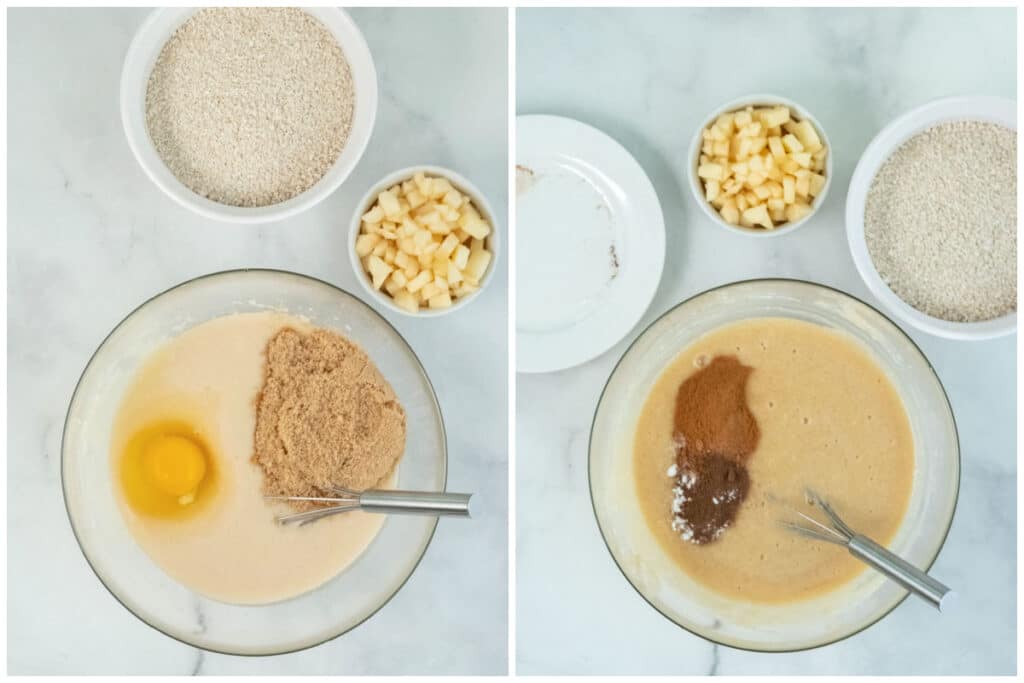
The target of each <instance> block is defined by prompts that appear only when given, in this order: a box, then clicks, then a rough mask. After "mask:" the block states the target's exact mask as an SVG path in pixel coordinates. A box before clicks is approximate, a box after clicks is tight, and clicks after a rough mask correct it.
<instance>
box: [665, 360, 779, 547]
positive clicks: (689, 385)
mask: <svg viewBox="0 0 1024 683" xmlns="http://www.w3.org/2000/svg"><path fill="white" fill-rule="evenodd" d="M751 372H753V368H751V367H748V366H746V365H743V364H742V363H740V361H739V359H737V358H736V357H735V356H716V357H715V358H714V359H712V360H711V362H710V363H708V364H707V365H705V366H704V367H702V368H701V369H699V370H698V371H697V372H695V373H694V374H693V375H691V376H690V377H688V378H687V379H686V380H685V381H684V382H683V383H682V385H680V387H679V392H678V393H677V395H676V409H675V420H674V428H673V439H674V440H675V444H676V462H675V464H674V465H673V466H672V467H671V468H670V469H669V472H668V474H669V476H671V477H674V478H675V479H676V484H675V486H674V487H673V501H672V514H673V517H672V528H673V529H674V530H675V531H677V532H679V534H680V536H681V537H682V538H683V540H686V541H690V542H692V543H696V544H704V543H709V542H711V541H714V540H715V539H717V538H718V537H719V536H721V535H722V533H723V532H724V531H725V529H727V528H728V527H729V526H730V525H732V523H733V521H734V520H735V518H736V514H737V513H738V512H739V508H740V506H741V505H742V503H743V501H744V500H745V499H746V497H747V493H748V492H749V490H750V475H749V474H748V473H747V468H746V465H745V463H746V460H747V458H749V457H750V454H751V453H753V452H754V450H755V449H756V448H757V443H758V440H759V439H760V436H761V433H760V430H759V428H758V426H757V420H756V419H754V415H753V413H751V412H750V409H749V408H748V407H747V399H746V390H747V380H748V378H749V377H750V373H751Z"/></svg>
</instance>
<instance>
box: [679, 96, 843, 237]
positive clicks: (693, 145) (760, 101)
mask: <svg viewBox="0 0 1024 683" xmlns="http://www.w3.org/2000/svg"><path fill="white" fill-rule="evenodd" d="M779 104H781V105H785V106H787V107H789V108H790V109H792V110H793V111H794V112H796V113H797V114H798V115H799V116H800V119H801V120H806V121H810V122H811V125H813V126H814V128H815V131H816V132H817V133H818V135H819V136H820V137H821V141H822V143H823V144H824V145H825V148H826V149H827V150H828V154H827V155H826V157H825V186H824V187H823V188H822V190H821V193H819V194H818V196H817V197H815V198H814V201H813V202H812V203H811V212H810V213H809V214H807V215H806V216H804V217H803V218H801V219H800V220H798V221H796V222H793V223H786V224H785V225H783V226H782V227H780V228H775V229H773V230H763V229H760V228H748V227H745V226H742V225H733V224H731V223H727V222H726V221H725V220H723V219H722V217H721V216H719V215H718V212H717V211H714V210H712V208H711V205H710V204H709V203H708V200H707V199H705V198H704V194H703V192H704V187H703V184H702V183H701V180H700V178H698V177H697V162H698V161H699V159H700V148H701V140H702V137H701V134H702V133H703V131H704V129H705V128H707V127H708V126H709V125H711V123H712V122H714V120H715V119H717V118H718V117H719V116H721V115H722V114H726V113H729V112H733V111H738V110H739V109H742V108H743V107H748V106H757V105H779ZM701 121H702V122H701V124H700V125H699V126H698V128H697V130H696V132H695V133H694V134H693V137H692V138H691V139H690V146H689V148H688V150H687V153H686V164H687V166H686V177H687V184H688V185H689V186H690V193H691V194H692V195H693V198H694V200H695V201H696V202H697V205H698V206H700V208H701V211H702V212H703V213H704V215H705V216H707V217H708V218H710V219H711V221H712V222H713V223H715V225H717V226H719V227H721V228H724V229H725V230H727V231H729V232H730V233H733V234H736V233H740V234H744V235H748V236H750V237H755V238H768V237H780V236H782V235H786V234H788V233H791V232H793V231H794V230H796V229H797V228H799V227H801V226H803V225H805V224H806V223H808V222H809V221H810V220H811V219H812V218H813V217H814V216H815V215H817V213H818V210H819V209H820V208H821V207H822V205H823V204H824V203H825V198H826V197H828V193H829V190H830V189H832V176H833V175H834V173H833V158H834V157H835V150H834V148H833V147H832V143H831V141H830V140H829V137H828V133H827V132H826V131H825V128H824V126H822V125H821V122H820V121H819V120H818V119H817V118H816V117H815V116H814V114H812V113H811V112H810V110H808V109H807V108H806V107H804V106H803V105H801V104H800V103H799V102H796V101H795V100H792V99H790V98H788V97H785V96H783V95H776V94H773V93H754V94H752V95H744V96H742V97H735V98H733V99H731V100H729V101H728V102H726V103H725V104H723V105H721V106H719V107H717V108H715V109H714V110H712V111H711V113H710V114H708V115H707V116H705V117H704V118H703V119H702V120H701Z"/></svg>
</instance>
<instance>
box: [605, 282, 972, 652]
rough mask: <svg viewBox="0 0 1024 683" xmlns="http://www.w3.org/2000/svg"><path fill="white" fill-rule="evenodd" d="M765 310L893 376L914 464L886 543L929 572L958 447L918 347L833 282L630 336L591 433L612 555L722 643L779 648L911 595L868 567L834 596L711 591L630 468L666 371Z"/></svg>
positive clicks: (842, 630)
mask: <svg viewBox="0 0 1024 683" xmlns="http://www.w3.org/2000/svg"><path fill="white" fill-rule="evenodd" d="M762 317H788V318H796V319H799V320H805V321H808V322H813V323H817V324H819V325H823V326H825V327H829V328H834V329H837V330H840V331H842V332H845V333H846V334H847V335H849V336H851V337H853V338H854V339H856V340H857V341H859V342H860V344H861V345H862V346H863V347H865V348H866V349H867V350H868V351H869V352H870V354H871V355H872V356H873V357H874V360H875V361H876V362H877V363H878V364H879V365H880V366H881V367H882V368H883V369H884V370H885V371H886V373H888V375H889V377H890V378H891V379H892V381H893V384H894V386H895V387H896V388H897V390H898V391H899V394H900V397H901V398H902V399H903V404H904V406H905V408H906V411H907V415H908V417H909V419H910V424H911V429H912V431H913V436H914V458H915V468H914V479H913V487H912V491H911V495H910V501H909V503H908V507H907V512H906V514H905V515H904V518H903V522H902V523H901V525H900V527H899V529H898V531H897V532H896V535H895V537H894V538H893V540H892V542H891V543H890V544H889V548H890V549H891V550H893V551H894V552H895V553H897V554H898V555H900V556H902V557H903V558H905V559H906V560H908V561H909V562H911V563H912V564H914V565H916V566H918V567H922V568H924V569H926V570H927V569H928V568H929V567H931V565H932V563H933V562H934V561H935V558H936V557H937V556H938V554H939V550H940V549H941V548H942V544H943V543H944V542H945V539H946V534H947V533H948V531H949V527H950V524H951V523H952V521H953V512H954V510H955V508H956V501H957V494H958V491H959V486H960V449H959V443H958V440H957V433H956V425H955V423H954V421H953V413H952V409H951V408H950V405H949V400H948V399H947V397H946V393H945V391H944V390H943V388H942V384H941V383H940V382H939V378H938V377H937V376H936V374H935V371H934V369H932V366H931V365H930V364H929V363H928V359H926V358H925V357H924V355H923V354H922V353H921V350H920V349H919V348H917V346H916V345H915V344H914V342H913V341H911V340H910V338H909V337H907V335H906V334H904V333H903V332H902V331H901V330H900V329H899V328H898V327H897V326H896V325H895V324H894V323H893V322H892V321H890V320H889V319H888V318H886V317H885V316H884V315H882V314H881V313H879V312H878V311H876V310H875V309H873V308H871V307H870V306H868V305H867V304H864V303H863V302H861V301H859V300H857V299H855V298H853V297H851V296H849V295H847V294H844V293H842V292H839V291H836V290H834V289H830V288H828V287H824V286H821V285H817V284H812V283H809V282H800V281H795V280H752V281H749V282H738V283H735V284H730V285H725V286H723V287H719V288H717V289H712V290H710V291H707V292H704V293H703V294H699V295H697V296H695V297H693V298H692V299H689V300H688V301H684V302H683V303H681V304H679V305H678V306H676V307H675V308H673V309H672V310H670V311H669V312H668V313H666V314H665V315H663V316H661V318H659V319H658V320H656V321H655V322H654V323H653V324H652V325H651V326H650V327H648V328H647V330H645V331H644V333H643V334H641V335H640V337H639V338H637V340H636V341H635V342H633V345H632V346H630V347H629V349H628V350H627V351H626V353H625V354H624V355H623V357H622V359H621V360H620V361H619V363H618V365H617V366H616V367H615V370H614V371H612V375H611V377H610V378H609V379H608V383H607V385H605V388H604V392H603V394H602V395H601V399H600V401H599V402H598V406H597V412H596V414H595V416H594V424H593V428H592V430H591V434H590V494H591V498H592V500H593V504H594V513H595V515H596V516H597V522H598V525H599V527H600V529H601V533H602V535H603V536H604V540H605V543H606V544H607V546H608V550H609V551H610V552H611V554H612V557H613V558H614V559H615V562H616V563H617V564H618V566H619V569H620V570H622V573H623V575H624V576H625V577H626V579H627V580H628V581H629V582H630V583H631V584H632V585H633V587H634V588H635V589H636V590H637V591H638V592H639V593H640V595H641V596H642V597H643V598H644V599H645V600H647V602H648V603H650V605H651V606H652V607H654V608H655V609H656V610H658V611H659V612H661V613H662V614H663V615H665V616H666V617H668V618H669V619H671V620H672V621H674V622H675V623H676V624H678V625H679V626H681V627H683V628H684V629H686V630H688V631H691V632H692V633H695V634H697V635H699V636H701V637H703V638H706V639H708V640H710V641H713V642H716V643H720V644H723V645H729V646H732V647H737V648H743V649H749V650H757V651H764V652H784V651H794V650H802V649H808V648H812V647H819V646H821V645H826V644H829V643H833V642H835V641H837V640H841V639H842V638H845V637H847V636H850V635H853V634H854V633H857V632H858V631H860V630H862V629H864V628H867V627H868V626H870V625H871V624H873V623H875V622H876V621H878V620H879V619H881V618H882V617H884V616H885V615H886V614H888V613H889V612H890V611H892V610H893V609H894V608H895V607H896V606H897V605H898V604H899V603H900V602H901V601H902V600H903V599H904V598H905V597H906V595H907V592H906V591H905V590H904V589H903V588H901V587H900V586H898V585H897V584H895V583H893V582H892V581H889V580H887V579H885V578H883V577H882V576H881V575H880V574H878V573H877V572H874V571H871V570H870V569H866V570H865V571H864V572H862V573H860V574H858V575H857V577H856V578H855V579H853V580H852V581H850V582H848V583H847V584H845V585H843V586H841V587H839V588H837V589H836V590H834V591H832V592H830V593H827V594H825V595H821V596H819V597H816V598H813V599H809V600H804V601H799V602H793V603H788V604H781V605H778V604H757V603H750V602H742V601H738V600H734V599H731V598H728V597H725V596H723V595H720V594H718V593H715V592H712V591H711V590H710V589H707V588H705V587H703V586H702V585H700V584H699V583H697V582H696V581H695V580H694V579H692V578H690V576H689V575H688V574H686V573H685V572H684V571H683V570H682V569H681V568H680V567H679V566H678V565H677V564H676V563H675V562H673V561H672V559H671V558H670V557H669V556H668V555H667V554H666V553H665V552H664V551H663V550H662V549H661V547H660V545H659V544H658V541H657V539H655V537H654V536H653V535H652V534H651V533H650V531H649V530H648V527H647V523H646V521H645V520H644V517H643V514H642V511H641V509H640V505H639V502H638V500H637V494H636V488H635V485H634V477H633V468H632V466H633V436H634V433H635V431H636V424H637V419H638V417H639V414H640V410H641V408H642V407H643V404H644V402H645V400H646V399H647V396H648V394H649V393H650V390H651V388H652V387H653V385H654V383H655V381H656V380H657V379H658V377H659V376H660V375H661V373H662V371H663V370H664V369H665V367H666V366H667V365H668V364H669V363H670V362H671V361H672V360H673V359H674V358H675V357H676V356H677V355H678V354H679V352H680V351H682V350H683V349H684V348H685V347H687V346H689V345H690V344H691V343H692V342H693V341H695V340H696V339H697V338H698V337H700V336H701V335H703V334H705V333H707V332H710V331H711V330H713V329H715V328H718V327H721V326H722V325H727V324H729V323H733V322H736V321H739V320H743V319H748V318H762Z"/></svg>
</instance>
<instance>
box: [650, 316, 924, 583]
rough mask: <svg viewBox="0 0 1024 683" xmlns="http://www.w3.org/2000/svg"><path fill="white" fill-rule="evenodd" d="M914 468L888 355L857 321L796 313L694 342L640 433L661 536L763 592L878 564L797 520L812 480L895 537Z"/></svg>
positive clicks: (713, 572)
mask: <svg viewBox="0 0 1024 683" xmlns="http://www.w3.org/2000/svg"><path fill="white" fill-rule="evenodd" d="M716 425H717V426H716ZM913 473H914V443H913V436H912V433H911V429H910V421H909V419H908V417H907V414H906V411H905V409H904V407H903V403H902V401H901V399H900V397H899V394H898V393H897V391H896V389H895V388H894V387H893V385H892V383H891V382H890V380H889V378H888V376H887V375H886V374H885V372H884V371H883V370H882V368H881V367H879V365H878V364H877V363H876V362H875V361H874V360H873V359H872V358H871V356H870V355H869V354H868V353H867V352H866V351H865V350H864V349H863V348H862V347H861V346H860V344H859V343H857V342H856V341H854V340H853V339H852V338H850V337H848V336H846V335H845V334H842V333H840V332H838V331H835V330H831V329H827V328H825V327H822V326H820V325H815V324H812V323H808V322H803V321H799V320H793V319H789V318H762V319H752V320H746V321H743V322H739V323H734V324H731V325H726V326H723V327H721V328H718V329H716V330H713V331H712V332H710V333H708V334H706V335H705V336H703V337H701V338H700V339H698V340H697V341H696V342H694V343H693V344H692V345H691V346H689V347H688V348H686V349H684V350H683V351H682V352H681V353H680V354H679V356H678V357H677V358H676V359H675V360H674V361H673V362H672V363H671V364H670V365H669V366H668V367H667V368H666V369H665V370H664V371H663V372H662V374H661V376H660V377H659V378H658V380H657V382H656V383H655V385H654V387H653V389H652V390H651V393H650V395H649V396H648V398H647V400H646V402H645V404H644V406H643V410H642V412H641V415H640V419H639V421H638V424H637V431H636V436H635V441H634V475H635V480H636V490H637V495H638V498H639V500H640V505H641V508H642V510H643V514H644V518H645V520H646V522H647V525H648V527H649V529H650V532H651V533H652V534H653V535H654V536H655V537H656V538H657V539H658V542H659V545H660V546H661V547H662V548H663V549H664V551H665V552H666V553H667V554H668V556H669V557H671V558H672V559H673V560H674V561H675V562H676V563H677V564H678V565H679V566H680V567H681V568H682V569H683V570H684V571H685V572H686V573H687V574H689V575H690V576H691V577H693V578H694V579H695V580H697V581H699V582H700V583H701V584H703V585H705V586H707V587H708V588H710V589H712V590H715V591H717V592H719V593H721V594H723V595H726V596H728V597H731V598H736V599H740V600H747V601H752V602H761V603H772V602H776V603H777V602H788V601H795V600H801V599H806V598H810V597H814V596H816V595H820V594H822V593H824V592H827V591H829V590H832V589H834V588H836V587H838V586H840V585H841V584H843V583H845V582H847V581H850V580H851V579H853V578H854V577H855V576H856V575H857V574H859V573H860V572H861V571H863V570H864V565H863V564H861V563H860V562H859V561H857V560H856V559H854V558H853V557H851V556H850V555H849V554H848V553H846V552H845V551H844V550H843V549H841V548H837V547H834V546H830V545H828V544H824V543H819V542H816V541H812V540H809V539H806V538H804V537H801V536H797V535H796V534H793V533H792V532H788V531H786V530H785V529H783V528H782V527H781V526H780V525H779V523H778V522H779V520H780V519H781V518H783V517H785V516H786V514H787V512H786V508H785V507H784V506H783V503H784V504H788V505H790V506H792V507H797V508H800V509H804V508H805V506H806V502H805V501H804V495H803V491H804V489H805V488H806V487H811V488H813V489H815V490H816V491H818V492H819V493H821V494H822V495H823V496H824V497H826V498H827V499H828V500H830V501H831V502H832V503H833V504H834V507H836V509H837V510H838V511H839V512H840V514H842V515H843V517H844V518H845V519H846V520H847V522H848V523H850V525H851V526H852V527H853V528H855V529H857V530H858V531H860V532H861V533H864V534H866V535H868V536H870V537H872V538H874V539H875V540H876V541H878V542H879V543H882V544H885V543H887V542H888V541H889V540H891V539H892V537H893V535H894V534H895V533H896V530H897V529H898V528H899V525H900V522H901V520H902V518H903V514H904V512H905V511H906V508H907V503H908V501H909V498H910V493H911V487H912V483H913ZM708 482H716V484H715V486H714V487H709V486H708Z"/></svg>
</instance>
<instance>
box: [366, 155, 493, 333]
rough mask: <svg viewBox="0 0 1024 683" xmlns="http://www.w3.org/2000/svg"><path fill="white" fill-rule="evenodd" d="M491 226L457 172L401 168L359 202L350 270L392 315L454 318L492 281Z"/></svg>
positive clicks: (482, 202) (485, 208) (481, 200)
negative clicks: (448, 314)
mask: <svg viewBox="0 0 1024 683" xmlns="http://www.w3.org/2000/svg"><path fill="white" fill-rule="evenodd" d="M495 225H496V224H495V220H494V212H493V211H492V209H491V206H490V204H488V202H487V199H486V198H485V197H484V196H483V194H482V193H481V192H480V191H479V190H478V189H477V188H476V187H475V186H474V185H473V184H472V183H470V182H469V181H468V180H466V179H465V178H463V177H462V176H460V175H459V174H457V173H455V172H454V171H450V170H448V169H446V168H441V167H438V166H414V167H410V168H404V169H401V170H399V171H395V172H394V173H391V174H389V175H388V176H386V177H385V178H383V179H382V180H381V181H380V182H379V183H377V184H376V185H374V186H373V187H371V188H370V190H369V191H368V192H367V193H366V195H365V196H364V197H363V199H362V201H360V202H359V205H358V207H357V209H356V212H355V215H354V216H353V217H352V224H351V226H350V250H349V254H350V256H351V259H352V267H353V268H354V269H355V271H356V276H357V278H358V279H359V282H360V283H361V284H362V286H363V288H364V289H366V291H367V292H368V293H369V294H370V296H371V297H373V298H374V299H376V300H377V301H379V302H380V303H382V304H383V305H384V306H386V307H387V308H389V309H391V310H393V311H395V312H397V313H402V314H405V315H413V316H420V317H431V316H439V315H444V314H446V313H451V312H452V311H454V310H457V309H459V308H462V307H463V306H465V305H467V304H468V303H469V302H470V301H472V300H474V299H475V298H477V296H479V294H480V292H481V291H482V290H483V288H484V287H485V286H487V283H488V282H490V280H491V277H492V275H493V274H494V268H495V262H496V261H497V256H498V252H497V250H498V244H499V240H498V239H497V237H496V235H495V234H494V230H495Z"/></svg>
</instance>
